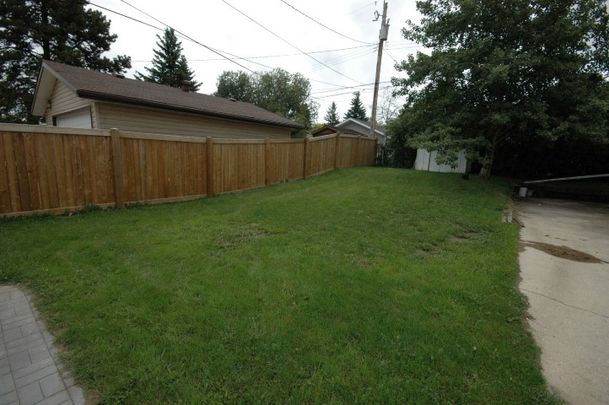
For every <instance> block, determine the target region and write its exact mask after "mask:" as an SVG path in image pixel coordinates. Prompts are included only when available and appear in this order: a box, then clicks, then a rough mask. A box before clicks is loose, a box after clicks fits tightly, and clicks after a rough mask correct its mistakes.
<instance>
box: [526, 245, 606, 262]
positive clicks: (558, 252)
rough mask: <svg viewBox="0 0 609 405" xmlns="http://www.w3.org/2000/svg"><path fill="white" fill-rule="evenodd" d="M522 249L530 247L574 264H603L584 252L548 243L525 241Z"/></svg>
mask: <svg viewBox="0 0 609 405" xmlns="http://www.w3.org/2000/svg"><path fill="white" fill-rule="evenodd" d="M522 246H523V247H526V246H528V247H532V248H534V249H537V250H541V251H542V252H545V253H547V254H550V255H552V256H556V257H560V258H561V259H567V260H572V261H574V262H582V263H605V262H604V261H603V260H601V259H599V258H598V257H596V256H592V255H591V254H588V253H586V252H582V251H580V250H575V249H572V248H570V247H568V246H564V245H563V246H557V245H552V244H550V243H544V242H531V241H525V242H522Z"/></svg>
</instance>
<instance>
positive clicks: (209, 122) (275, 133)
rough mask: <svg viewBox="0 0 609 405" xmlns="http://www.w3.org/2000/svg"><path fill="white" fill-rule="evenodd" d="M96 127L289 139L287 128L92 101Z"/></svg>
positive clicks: (174, 133)
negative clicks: (93, 102)
mask: <svg viewBox="0 0 609 405" xmlns="http://www.w3.org/2000/svg"><path fill="white" fill-rule="evenodd" d="M95 109H96V114H94V116H95V115H96V116H97V117H98V119H99V122H98V123H97V128H101V129H109V128H118V129H121V130H124V131H136V132H152V133H162V134H168V135H183V136H200V137H207V136H211V137H214V138H256V139H263V138H267V137H269V138H289V137H290V129H289V128H285V127H277V126H271V125H263V124H257V123H253V122H244V121H233V120H227V119H220V118H211V117H205V116H201V115H197V114H189V113H182V112H177V111H165V110H161V109H155V108H147V107H137V106H129V105H124V104H118V103H106V102H96V103H95Z"/></svg>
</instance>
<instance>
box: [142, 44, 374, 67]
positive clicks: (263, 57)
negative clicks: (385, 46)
mask: <svg viewBox="0 0 609 405" xmlns="http://www.w3.org/2000/svg"><path fill="white" fill-rule="evenodd" d="M368 47H369V45H358V46H350V47H348V48H335V49H321V50H317V51H309V52H308V53H330V52H340V51H350V50H353V49H361V48H368ZM225 53H226V54H228V55H230V53H228V52H226V51H225ZM290 56H303V54H302V53H280V54H273V55H257V56H242V57H236V58H233V59H244V60H249V59H267V58H283V57H290ZM218 60H225V59H224V58H207V59H188V61H189V62H211V61H218ZM132 62H136V63H145V62H151V61H150V60H143V59H139V60H134V61H132Z"/></svg>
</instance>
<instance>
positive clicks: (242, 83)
mask: <svg viewBox="0 0 609 405" xmlns="http://www.w3.org/2000/svg"><path fill="white" fill-rule="evenodd" d="M215 95H216V96H219V97H226V98H234V99H236V100H239V101H246V102H250V103H252V104H255V105H257V106H259V107H262V108H265V109H267V110H269V111H272V112H274V113H277V114H279V115H281V116H283V117H286V118H289V119H292V120H294V121H296V122H298V123H300V124H302V125H304V126H305V127H306V128H311V125H312V123H313V121H314V120H315V119H316V118H317V109H318V106H317V104H316V103H315V102H313V101H312V100H311V97H310V95H311V84H310V83H309V80H308V79H307V78H305V77H304V76H303V75H301V74H300V73H289V72H287V71H285V70H283V69H274V70H272V71H270V72H265V73H262V74H251V75H250V74H248V73H245V72H230V71H229V72H223V73H222V74H221V75H220V76H219V77H218V90H217V91H216V93H215Z"/></svg>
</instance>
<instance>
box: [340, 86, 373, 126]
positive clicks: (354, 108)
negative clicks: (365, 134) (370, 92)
mask: <svg viewBox="0 0 609 405" xmlns="http://www.w3.org/2000/svg"><path fill="white" fill-rule="evenodd" d="M348 118H355V119H358V120H364V121H368V117H366V108H365V107H364V103H362V100H361V99H360V94H359V91H356V92H355V93H353V98H352V99H351V108H349V111H347V113H346V114H345V119H348Z"/></svg>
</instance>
